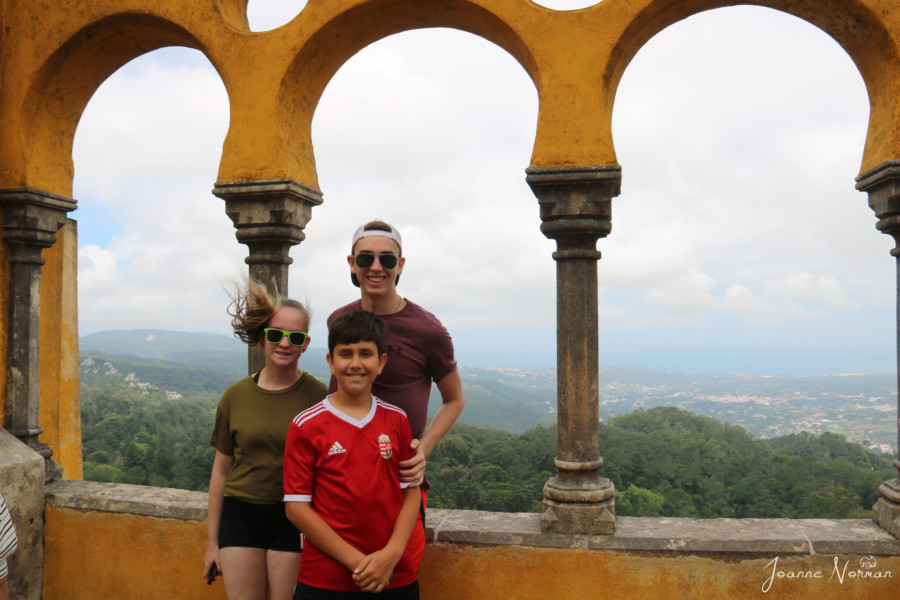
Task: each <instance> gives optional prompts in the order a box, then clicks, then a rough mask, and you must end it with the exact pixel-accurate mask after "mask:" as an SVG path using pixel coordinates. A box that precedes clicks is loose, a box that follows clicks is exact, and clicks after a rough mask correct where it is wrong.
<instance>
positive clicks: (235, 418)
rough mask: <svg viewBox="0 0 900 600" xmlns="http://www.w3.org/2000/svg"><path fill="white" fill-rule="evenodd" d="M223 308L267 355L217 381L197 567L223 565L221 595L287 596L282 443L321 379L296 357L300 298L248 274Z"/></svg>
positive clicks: (296, 540)
mask: <svg viewBox="0 0 900 600" xmlns="http://www.w3.org/2000/svg"><path fill="white" fill-rule="evenodd" d="M228 313H229V315H231V316H232V328H233V329H234V335H235V337H238V338H240V339H241V340H242V341H243V342H245V343H246V344H248V345H251V346H252V345H256V344H259V345H261V346H262V349H263V351H264V353H265V359H266V361H265V366H264V367H263V368H262V369H261V370H260V371H258V372H257V373H254V374H253V375H250V376H249V377H246V378H244V379H241V380H240V381H238V382H236V383H234V384H233V385H231V387H229V388H228V389H227V390H225V393H224V394H223V395H222V399H221V401H220V402H219V408H218V410H217V411H216V421H215V425H214V427H213V432H212V436H211V439H210V444H211V445H212V446H214V447H215V448H216V458H215V461H214V463H213V468H212V475H211V476H210V480H209V505H208V506H209V517H208V524H207V550H206V558H205V561H204V570H203V576H204V577H205V578H207V581H209V582H212V580H213V579H214V578H215V575H216V574H217V573H221V574H222V576H223V578H224V580H225V591H226V593H227V594H228V598H229V600H266V597H267V593H268V597H269V598H270V599H271V600H288V599H289V598H291V597H292V595H293V590H294V584H295V583H296V581H297V569H298V567H299V565H300V551H301V548H300V532H299V531H297V528H296V527H294V525H293V524H292V523H291V522H290V521H289V520H288V519H287V517H286V515H285V512H284V502H283V500H284V491H283V482H282V471H283V465H284V445H285V441H286V439H287V431H288V425H289V424H290V422H291V419H293V418H294V417H295V416H296V415H297V414H298V413H300V412H302V411H304V410H306V409H307V408H309V407H310V406H312V405H313V404H315V403H316V402H319V401H320V400H322V399H323V398H324V397H325V396H326V395H327V393H328V388H327V387H326V386H325V385H324V384H323V383H322V382H320V381H319V380H317V379H316V378H315V377H313V376H312V375H310V374H309V373H306V372H304V371H302V370H300V369H299V368H298V366H297V361H298V360H299V359H300V355H301V354H303V352H305V351H306V349H307V347H308V346H309V334H308V333H307V332H308V331H309V311H308V310H307V309H306V307H304V306H303V304H301V303H300V302H297V301H296V300H291V299H289V298H284V297H281V296H279V295H277V294H270V293H269V292H268V291H267V290H266V288H265V286H263V285H262V284H260V283H259V282H255V281H251V282H249V283H248V284H247V286H246V288H245V289H242V290H238V292H237V293H236V294H235V297H234V300H233V301H232V303H231V306H230V307H229V311H228Z"/></svg>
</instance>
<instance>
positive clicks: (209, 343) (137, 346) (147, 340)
mask: <svg viewBox="0 0 900 600" xmlns="http://www.w3.org/2000/svg"><path fill="white" fill-rule="evenodd" d="M78 343H79V346H80V350H81V354H82V355H84V354H85V353H86V352H88V351H93V352H102V353H104V354H107V355H113V356H119V357H135V358H142V359H150V360H157V361H162V362H164V363H170V364H171V365H172V366H175V367H177V366H182V367H184V366H188V367H200V368H206V369H215V370H220V371H227V372H229V373H233V372H239V373H242V374H246V372H247V345H246V344H244V343H243V342H242V341H240V340H239V339H237V338H235V337H232V336H228V335H222V334H218V333H200V332H195V333H188V332H184V331H166V330H164V329H134V330H129V331H101V332H98V333H92V334H90V335H86V336H84V337H82V338H80V339H79V340H78ZM325 354H326V350H324V349H322V348H310V349H309V350H308V351H307V352H306V355H305V356H304V357H303V358H302V359H301V367H302V368H304V369H308V370H309V371H310V372H311V373H313V374H322V373H327V372H328V364H327V363H326V362H325ZM306 363H308V364H306Z"/></svg>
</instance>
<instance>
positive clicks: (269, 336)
mask: <svg viewBox="0 0 900 600" xmlns="http://www.w3.org/2000/svg"><path fill="white" fill-rule="evenodd" d="M263 333H265V334H266V341H267V342H269V343H270V344H280V343H281V340H283V339H284V336H287V338H288V343H289V344H290V345H291V346H297V347H298V348H299V347H301V346H303V344H305V343H306V339H307V338H308V337H309V334H308V333H306V332H305V331H285V330H284V329H276V328H275V327H266V328H265V329H263Z"/></svg>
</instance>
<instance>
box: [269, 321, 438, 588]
mask: <svg viewBox="0 0 900 600" xmlns="http://www.w3.org/2000/svg"><path fill="white" fill-rule="evenodd" d="M327 359H328V365H329V367H330V368H331V373H332V375H333V376H334V378H335V379H336V380H337V391H336V392H335V393H334V394H332V395H330V396H328V397H327V398H325V400H323V401H322V402H320V403H318V404H316V405H315V406H313V407H312V408H310V409H308V410H306V411H304V412H302V413H300V414H299V415H297V416H296V417H295V418H294V420H293V421H292V422H291V425H290V428H289V430H288V437H287V444H286V446H285V456H284V494H285V495H284V501H285V510H286V512H287V516H288V518H289V519H290V520H291V521H292V522H293V523H294V525H296V526H297V528H298V529H299V530H300V531H301V532H303V534H304V535H305V536H306V543H305V545H304V548H303V560H302V561H301V563H300V571H299V573H298V576H297V580H298V584H297V588H296V591H295V593H294V599H295V600H308V599H310V600H319V599H328V600H331V599H338V598H357V597H359V596H361V595H363V594H367V593H378V592H381V595H380V597H382V598H389V599H391V600H400V599H402V600H407V599H409V600H413V599H415V600H418V598H419V584H418V579H417V571H418V567H419V561H420V560H421V558H422V553H423V552H424V549H425V532H424V530H423V528H422V527H416V526H415V525H416V518H417V516H418V514H419V503H420V499H421V495H420V493H419V491H418V490H417V489H416V488H415V487H412V486H410V485H409V484H401V482H400V476H399V463H400V461H402V460H406V459H408V458H410V457H411V456H412V455H413V453H414V451H413V450H412V449H410V442H411V441H412V433H411V432H410V427H409V421H408V420H407V418H406V414H405V413H404V412H403V411H402V410H400V409H399V408H397V407H396V406H393V405H391V404H388V403H386V402H383V401H381V400H379V399H378V398H376V397H375V396H373V395H372V382H373V381H374V380H375V377H377V376H378V374H379V373H381V370H382V369H383V368H384V364H385V362H386V361H387V354H386V353H385V325H384V322H383V321H381V319H379V318H378V317H376V316H375V315H374V314H373V313H370V312H366V311H354V312H351V313H348V314H346V315H343V316H341V317H339V318H337V319H335V320H334V321H333V322H332V323H331V325H330V326H329V331H328V356H327ZM382 590H384V591H382Z"/></svg>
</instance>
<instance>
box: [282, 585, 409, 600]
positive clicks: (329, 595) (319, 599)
mask: <svg viewBox="0 0 900 600" xmlns="http://www.w3.org/2000/svg"><path fill="white" fill-rule="evenodd" d="M375 596H378V598H379V600H419V582H418V581H414V582H413V583H411V584H409V585H404V586H401V587H396V588H391V589H389V590H381V591H380V592H378V593H377V594H370V593H369V592H364V591H362V590H357V591H355V592H345V591H343V590H324V589H322V588H317V587H312V586H310V585H306V584H305V583H298V584H297V587H295V588H294V600H358V599H359V598H364V597H367V598H374V597H375Z"/></svg>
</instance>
